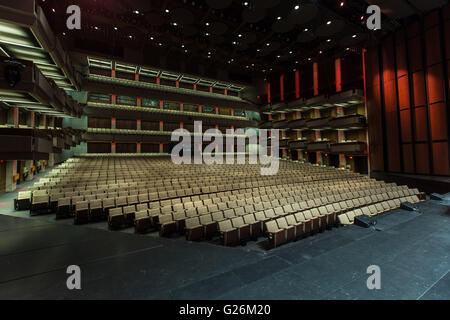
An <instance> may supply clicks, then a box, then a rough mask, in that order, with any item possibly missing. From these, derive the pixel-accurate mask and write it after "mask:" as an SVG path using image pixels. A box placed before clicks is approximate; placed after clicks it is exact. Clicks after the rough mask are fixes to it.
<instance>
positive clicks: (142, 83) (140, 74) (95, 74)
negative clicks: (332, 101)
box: [83, 57, 258, 111]
mask: <svg viewBox="0 0 450 320" xmlns="http://www.w3.org/2000/svg"><path fill="white" fill-rule="evenodd" d="M87 59H88V66H89V74H88V75H86V77H85V78H84V81H83V89H84V90H87V91H96V92H108V91H110V90H111V86H114V87H115V89H116V92H117V93H118V94H125V95H131V96H138V97H149V98H154V99H158V100H178V101H185V102H193V103H200V104H212V105H220V106H224V107H239V108H243V109H248V110H254V111H258V108H257V106H256V105H254V104H253V103H251V102H249V101H247V100H244V99H242V98H241V97H240V93H241V91H243V90H244V89H245V87H243V86H241V85H236V84H233V83H225V82H222V81H214V80H211V79H206V78H205V79H204V78H199V77H194V76H191V75H184V74H178V73H174V72H168V71H164V70H157V69H154V68H148V67H144V66H136V65H130V64H126V63H122V62H117V61H111V60H106V59H101V58H93V57H87Z"/></svg>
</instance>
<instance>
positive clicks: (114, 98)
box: [111, 94, 117, 104]
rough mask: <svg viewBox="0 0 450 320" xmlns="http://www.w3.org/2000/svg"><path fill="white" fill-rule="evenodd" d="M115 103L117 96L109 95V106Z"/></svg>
mask: <svg viewBox="0 0 450 320" xmlns="http://www.w3.org/2000/svg"><path fill="white" fill-rule="evenodd" d="M116 102H117V96H116V95H115V94H112V95H111V104H116Z"/></svg>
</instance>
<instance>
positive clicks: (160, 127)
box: [159, 121, 164, 131]
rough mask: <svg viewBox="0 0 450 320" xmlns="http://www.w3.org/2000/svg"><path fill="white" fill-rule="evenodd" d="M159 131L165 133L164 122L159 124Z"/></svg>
mask: <svg viewBox="0 0 450 320" xmlns="http://www.w3.org/2000/svg"><path fill="white" fill-rule="evenodd" d="M159 131H164V122H163V121H160V122H159Z"/></svg>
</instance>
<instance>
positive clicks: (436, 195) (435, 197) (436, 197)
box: [430, 193, 444, 201]
mask: <svg viewBox="0 0 450 320" xmlns="http://www.w3.org/2000/svg"><path fill="white" fill-rule="evenodd" d="M430 198H431V199H432V200H440V201H442V200H444V196H443V195H441V194H439V193H432V194H431V195H430Z"/></svg>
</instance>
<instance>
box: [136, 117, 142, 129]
mask: <svg viewBox="0 0 450 320" xmlns="http://www.w3.org/2000/svg"><path fill="white" fill-rule="evenodd" d="M141 128H142V127H141V120H139V119H138V120H136V129H137V130H141Z"/></svg>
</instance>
